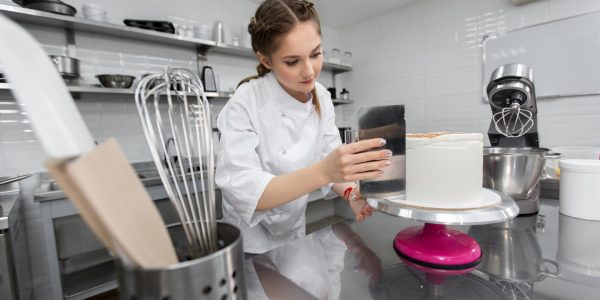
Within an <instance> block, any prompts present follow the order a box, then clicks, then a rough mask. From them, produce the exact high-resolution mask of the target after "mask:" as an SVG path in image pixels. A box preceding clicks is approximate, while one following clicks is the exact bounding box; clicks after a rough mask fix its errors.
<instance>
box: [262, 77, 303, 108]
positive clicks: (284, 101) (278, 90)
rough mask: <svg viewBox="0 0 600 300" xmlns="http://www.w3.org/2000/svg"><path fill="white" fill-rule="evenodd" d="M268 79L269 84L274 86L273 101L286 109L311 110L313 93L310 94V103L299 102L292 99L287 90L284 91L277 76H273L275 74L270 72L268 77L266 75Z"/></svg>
mask: <svg viewBox="0 0 600 300" xmlns="http://www.w3.org/2000/svg"><path fill="white" fill-rule="evenodd" d="M265 77H266V79H267V80H268V81H269V84H270V85H272V86H273V91H274V93H273V100H275V101H276V102H277V103H279V104H281V105H283V106H286V107H291V108H296V109H298V108H304V109H307V110H309V109H311V108H312V107H313V105H312V100H313V95H312V93H311V92H308V93H307V94H308V101H306V102H304V103H303V102H300V101H298V99H296V98H294V97H292V95H290V94H288V92H287V91H286V90H284V89H283V87H282V86H281V84H280V83H279V81H277V77H275V74H273V72H272V71H271V72H269V73H267V75H265Z"/></svg>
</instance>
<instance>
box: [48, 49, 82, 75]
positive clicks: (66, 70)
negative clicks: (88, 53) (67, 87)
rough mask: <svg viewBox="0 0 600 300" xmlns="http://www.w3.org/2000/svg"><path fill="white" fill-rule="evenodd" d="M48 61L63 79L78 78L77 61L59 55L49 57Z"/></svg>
mask: <svg viewBox="0 0 600 300" xmlns="http://www.w3.org/2000/svg"><path fill="white" fill-rule="evenodd" d="M50 59H51V60H52V62H53V63H54V66H55V67H56V69H57V70H58V72H59V73H60V75H61V76H62V77H63V78H64V79H76V78H79V59H77V58H73V57H68V56H60V55H50Z"/></svg>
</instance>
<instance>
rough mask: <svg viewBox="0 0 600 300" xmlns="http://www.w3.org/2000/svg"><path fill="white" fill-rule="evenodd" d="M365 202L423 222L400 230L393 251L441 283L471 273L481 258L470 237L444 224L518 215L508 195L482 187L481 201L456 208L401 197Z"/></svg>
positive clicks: (478, 222)
mask: <svg viewBox="0 0 600 300" xmlns="http://www.w3.org/2000/svg"><path fill="white" fill-rule="evenodd" d="M367 202H368V203H369V205H370V206H371V207H373V208H374V209H376V210H378V211H381V212H383V213H386V214H388V215H392V216H396V217H402V218H407V219H412V220H417V221H423V222H425V225H424V226H423V227H409V228H405V229H403V230H401V231H400V232H399V233H398V234H397V235H396V237H395V239H394V250H395V251H396V254H398V256H399V257H400V259H402V261H403V262H404V263H405V264H407V265H409V266H412V267H414V268H416V269H419V270H422V271H424V272H425V273H426V275H427V279H428V280H429V281H430V282H431V283H434V284H442V283H443V281H444V277H445V276H447V275H460V274H464V273H468V272H471V271H472V270H473V269H475V268H476V267H477V265H478V264H479V262H480V260H481V257H482V252H481V248H480V247H479V244H478V243H477V242H476V241H475V240H474V239H473V238H472V237H470V236H469V235H467V234H465V233H463V232H461V231H458V230H455V229H451V228H448V227H447V225H482V224H490V223H498V222H504V221H506V220H509V219H512V218H514V217H516V216H517V215H518V214H519V208H518V206H517V204H516V203H515V201H514V200H513V199H512V198H511V197H510V196H507V195H504V194H502V193H499V192H496V191H494V190H490V189H486V188H482V192H481V201H478V202H477V203H473V205H472V207H466V206H463V207H460V208H458V209H449V208H434V207H424V206H416V205H415V202H414V201H408V200H406V199H403V198H401V197H395V198H390V199H373V198H368V199H367Z"/></svg>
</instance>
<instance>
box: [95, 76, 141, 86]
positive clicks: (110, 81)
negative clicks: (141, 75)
mask: <svg viewBox="0 0 600 300" xmlns="http://www.w3.org/2000/svg"><path fill="white" fill-rule="evenodd" d="M96 78H98V80H100V84H101V85H102V86H103V87H106V88H118V89H128V88H130V87H131V85H132V84H133V80H134V79H135V77H134V76H131V75H117V74H101V75H96Z"/></svg>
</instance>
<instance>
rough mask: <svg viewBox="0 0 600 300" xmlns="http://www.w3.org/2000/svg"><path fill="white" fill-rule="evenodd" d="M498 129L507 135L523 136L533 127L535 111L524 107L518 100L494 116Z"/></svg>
mask: <svg viewBox="0 0 600 300" xmlns="http://www.w3.org/2000/svg"><path fill="white" fill-rule="evenodd" d="M492 119H493V122H494V126H495V127H496V130H497V131H498V132H499V133H501V134H502V135H504V136H506V137H509V138H511V137H514V138H517V137H521V136H523V135H524V134H526V133H527V132H528V131H529V130H531V128H533V125H534V121H533V113H532V112H531V111H529V110H526V109H522V108H521V105H520V103H519V102H518V101H515V102H513V103H512V104H511V105H510V106H509V107H504V108H502V110H500V111H499V112H497V113H495V114H494V115H493V116H492Z"/></svg>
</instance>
